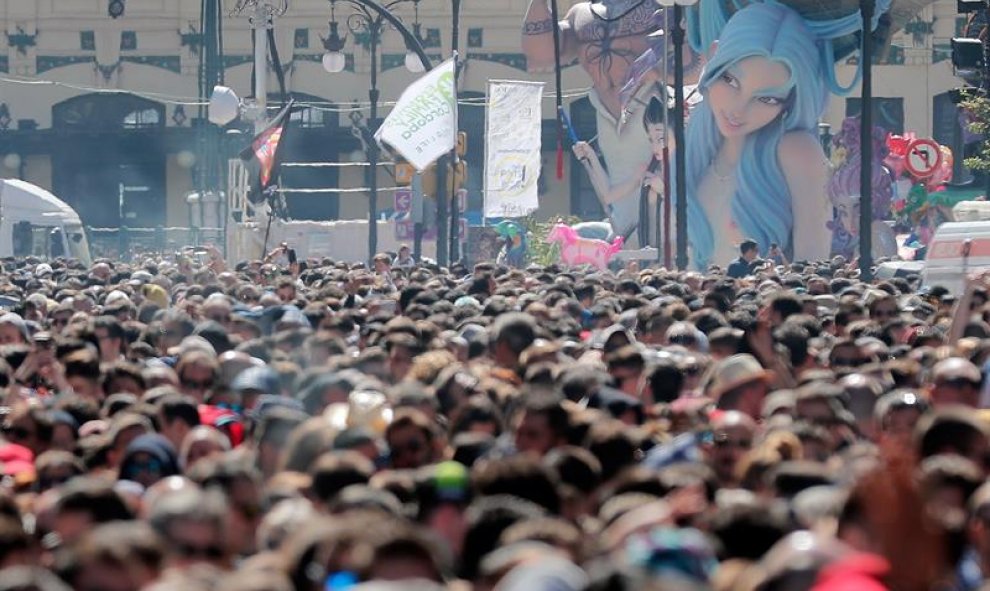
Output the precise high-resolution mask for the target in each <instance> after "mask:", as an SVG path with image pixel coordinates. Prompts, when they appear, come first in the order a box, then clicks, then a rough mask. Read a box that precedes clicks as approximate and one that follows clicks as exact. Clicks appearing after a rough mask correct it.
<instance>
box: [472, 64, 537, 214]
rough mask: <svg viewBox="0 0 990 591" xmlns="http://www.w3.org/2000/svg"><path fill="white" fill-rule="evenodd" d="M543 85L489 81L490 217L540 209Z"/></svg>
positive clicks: (487, 155) (487, 199)
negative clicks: (539, 180)
mask: <svg viewBox="0 0 990 591" xmlns="http://www.w3.org/2000/svg"><path fill="white" fill-rule="evenodd" d="M542 99H543V83H542V82H513V81H499V80H493V81H490V82H489V83H488V110H487V111H488V116H487V118H486V121H485V217H501V218H515V217H521V216H524V215H527V214H529V213H531V212H532V211H533V210H535V209H536V208H537V207H539V194H538V192H537V180H538V179H539V178H540V167H541V164H542V162H541V159H540V142H541V141H542V138H541V125H542V107H541V102H542Z"/></svg>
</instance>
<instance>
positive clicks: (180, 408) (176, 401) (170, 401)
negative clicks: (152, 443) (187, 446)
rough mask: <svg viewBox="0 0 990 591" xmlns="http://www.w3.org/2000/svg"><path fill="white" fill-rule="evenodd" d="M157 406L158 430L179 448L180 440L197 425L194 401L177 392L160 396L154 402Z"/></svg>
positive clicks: (197, 419) (196, 409)
mask: <svg viewBox="0 0 990 591" xmlns="http://www.w3.org/2000/svg"><path fill="white" fill-rule="evenodd" d="M156 406H157V407H158V432H159V433H161V434H162V435H164V436H165V437H166V438H167V439H168V440H169V442H171V443H172V445H173V446H174V447H175V449H179V448H180V447H181V446H182V440H183V439H185V437H186V435H187V434H188V433H189V431H191V430H192V429H193V427H195V426H197V425H199V423H200V419H199V409H198V408H197V405H196V401H195V400H193V399H192V398H191V397H189V396H185V395H183V394H179V393H178V392H175V393H170V394H166V395H164V396H162V397H161V398H160V399H159V400H158V401H157V403H156Z"/></svg>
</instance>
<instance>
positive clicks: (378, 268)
mask: <svg viewBox="0 0 990 591" xmlns="http://www.w3.org/2000/svg"><path fill="white" fill-rule="evenodd" d="M373 262H374V264H375V272H376V273H385V272H387V271H389V270H390V269H391V268H392V257H390V256H388V254H386V253H384V252H380V253H378V254H376V255H375V258H374V260H373Z"/></svg>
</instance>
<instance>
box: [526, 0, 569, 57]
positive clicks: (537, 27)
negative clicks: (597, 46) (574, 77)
mask: <svg viewBox="0 0 990 591" xmlns="http://www.w3.org/2000/svg"><path fill="white" fill-rule="evenodd" d="M573 12H574V8H571V10H570V11H568V13H567V16H566V17H565V18H564V19H563V20H561V21H560V23H559V26H560V62H561V65H565V64H569V63H571V62H572V61H574V59H575V58H576V57H577V43H576V41H577V40H576V38H575V36H574V30H573V28H572V27H571V24H570V23H571V14H572V13H573ZM550 15H551V13H550V1H549V0H530V3H529V9H528V10H527V11H526V20H525V21H523V28H522V50H523V53H524V54H525V55H526V67H527V68H528V69H529V71H531V72H534V71H540V70H546V69H548V68H553V66H554V59H553V20H552V18H551V16H550Z"/></svg>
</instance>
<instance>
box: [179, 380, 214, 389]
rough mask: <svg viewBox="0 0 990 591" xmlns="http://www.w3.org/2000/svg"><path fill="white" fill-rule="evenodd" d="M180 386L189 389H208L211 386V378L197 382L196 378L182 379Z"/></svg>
mask: <svg viewBox="0 0 990 591" xmlns="http://www.w3.org/2000/svg"><path fill="white" fill-rule="evenodd" d="M182 387H183V388H188V389H190V390H197V389H201V390H208V389H210V388H212V387H213V380H204V381H200V382H197V381H196V380H188V379H182Z"/></svg>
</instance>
